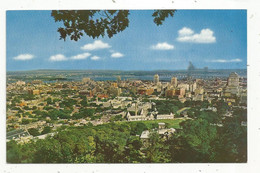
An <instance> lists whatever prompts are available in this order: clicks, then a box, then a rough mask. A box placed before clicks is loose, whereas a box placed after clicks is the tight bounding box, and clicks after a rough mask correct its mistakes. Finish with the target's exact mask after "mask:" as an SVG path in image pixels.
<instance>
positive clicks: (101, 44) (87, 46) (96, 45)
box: [81, 40, 111, 51]
mask: <svg viewBox="0 0 260 173" xmlns="http://www.w3.org/2000/svg"><path fill="white" fill-rule="evenodd" d="M110 47H111V46H110V45H109V44H108V43H104V42H102V41H101V40H95V41H94V42H93V43H89V44H85V45H84V46H82V47H81V49H82V50H88V51H91V50H99V49H108V48H110Z"/></svg>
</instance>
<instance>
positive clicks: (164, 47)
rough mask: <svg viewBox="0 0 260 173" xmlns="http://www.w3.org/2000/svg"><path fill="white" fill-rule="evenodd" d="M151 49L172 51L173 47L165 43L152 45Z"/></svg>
mask: <svg viewBox="0 0 260 173" xmlns="http://www.w3.org/2000/svg"><path fill="white" fill-rule="evenodd" d="M151 49H154V50H172V49H174V45H171V44H169V43H167V42H163V43H157V44H156V45H152V46H151Z"/></svg>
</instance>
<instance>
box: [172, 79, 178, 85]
mask: <svg viewBox="0 0 260 173" xmlns="http://www.w3.org/2000/svg"><path fill="white" fill-rule="evenodd" d="M171 85H172V86H173V87H177V85H178V80H177V77H172V79H171Z"/></svg>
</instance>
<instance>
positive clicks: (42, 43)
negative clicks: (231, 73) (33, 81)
mask: <svg viewBox="0 0 260 173" xmlns="http://www.w3.org/2000/svg"><path fill="white" fill-rule="evenodd" d="M152 13H153V10H146V11H145V10H131V11H130V15H129V20H130V23H129V27H128V28H127V29H125V30H124V31H123V32H121V33H119V34H117V35H115V36H113V37H112V38H108V37H104V38H102V37H100V38H98V39H92V38H90V37H87V36H85V37H83V38H82V39H81V40H79V41H77V42H75V41H71V40H70V39H67V40H66V41H63V40H59V33H58V32H57V28H58V27H59V26H62V23H55V22H54V19H53V18H52V17H51V11H7V20H6V21H7V23H6V27H7V28H6V32H7V34H6V46H7V50H6V55H7V57H6V58H7V61H6V62H7V71H17V70H34V69H113V70H178V69H186V68H187V66H188V62H189V61H191V62H192V63H193V64H194V65H195V66H196V67H197V68H203V67H205V66H207V67H209V68H210V69H238V68H242V69H245V68H246V64H247V21H246V19H247V16H246V10H178V11H177V12H176V13H175V15H174V17H173V18H171V17H169V18H167V19H166V20H165V22H164V23H163V25H161V26H156V25H155V24H154V23H153V18H152Z"/></svg>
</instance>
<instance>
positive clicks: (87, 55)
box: [70, 52, 91, 60]
mask: <svg viewBox="0 0 260 173" xmlns="http://www.w3.org/2000/svg"><path fill="white" fill-rule="evenodd" d="M90 55H91V54H90V53H88V52H87V53H82V54H78V55H75V56H72V57H71V58H70V59H72V60H82V59H86V58H87V57H89V56H90Z"/></svg>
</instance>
